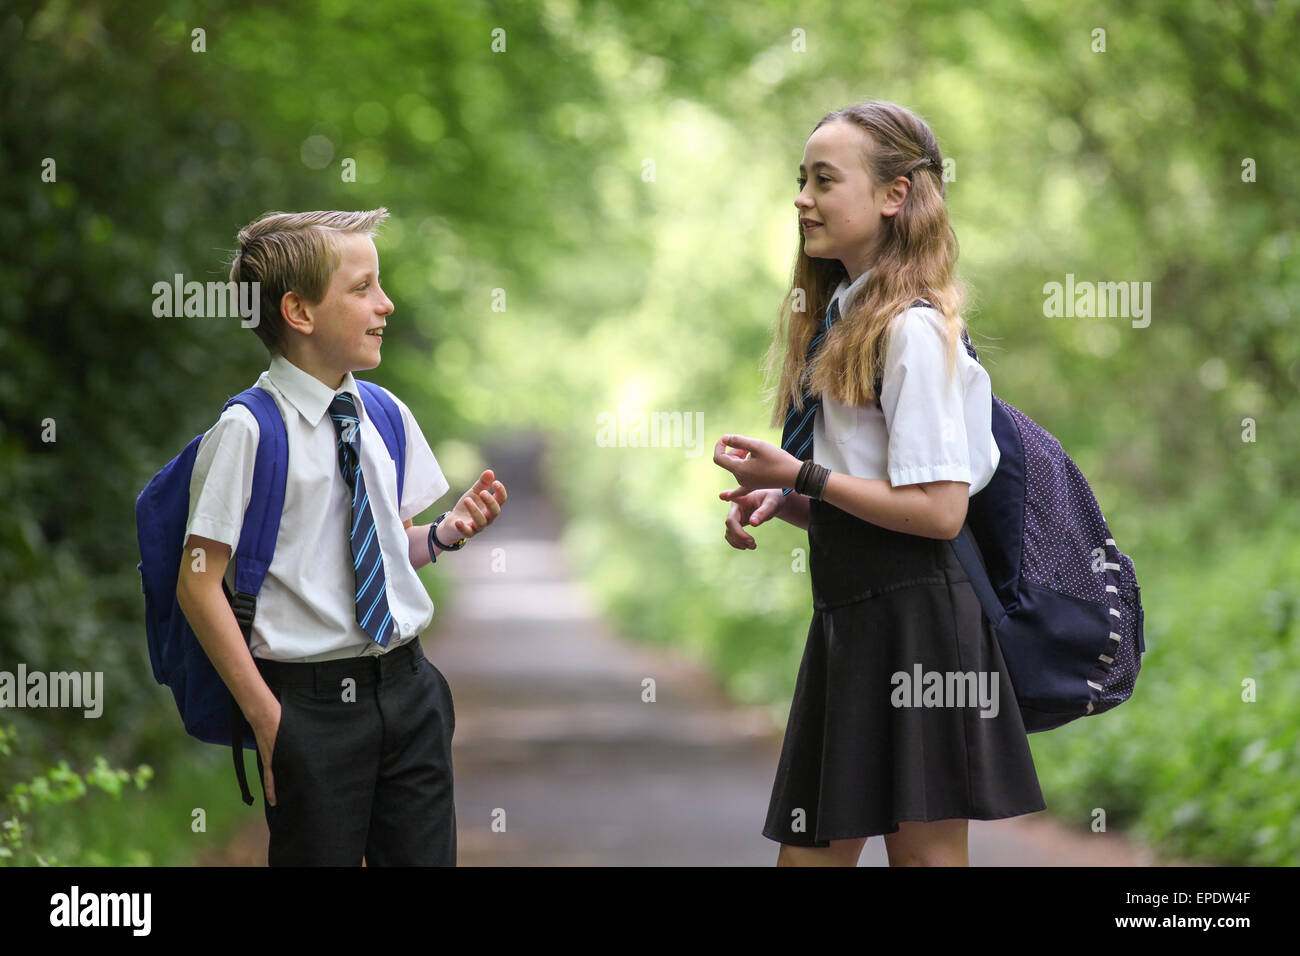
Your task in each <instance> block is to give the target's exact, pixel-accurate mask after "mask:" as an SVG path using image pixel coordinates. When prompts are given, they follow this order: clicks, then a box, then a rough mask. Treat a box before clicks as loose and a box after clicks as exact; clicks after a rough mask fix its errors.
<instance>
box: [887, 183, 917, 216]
mask: <svg viewBox="0 0 1300 956" xmlns="http://www.w3.org/2000/svg"><path fill="white" fill-rule="evenodd" d="M911 188H912V181H911V180H910V179H908V178H907V177H906V176H898V177H896V178H895V179H894V181H893V182H892V183H890V184H889V188H888V190H887V191H886V192H885V201H884V203H883V204H882V205H881V207H880V213H881V215H883V216H890V217H893V216H896V215H898V210H900V209H902V208H903V202H904V201H905V200H906V199H907V192H908V190H910V189H911Z"/></svg>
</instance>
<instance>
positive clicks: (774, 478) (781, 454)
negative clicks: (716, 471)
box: [713, 435, 803, 498]
mask: <svg viewBox="0 0 1300 956" xmlns="http://www.w3.org/2000/svg"><path fill="white" fill-rule="evenodd" d="M728 448H739V449H741V450H742V451H744V452H746V454H744V455H735V454H732V453H731V452H729V451H727V449H728ZM713 463H714V464H715V465H717V466H718V467H719V468H725V469H727V471H729V472H731V473H732V474H733V475H734V476H735V478H736V481H738V482H740V487H739V488H737V489H735V490H734V491H731V492H724V496H725V497H726V498H733V497H738V496H740V495H745V494H748V493H749V492H751V491H757V490H758V489H760V488H793V487H794V480H795V479H796V478H797V477H799V469H800V468H801V467H802V465H803V463H802V462H801V461H799V459H798V458H796V457H794V455H792V454H790V453H789V452H788V451H783V450H781V449H780V448H778V447H777V446H776V445H773V444H772V443H771V442H766V441H763V440H762V439H760V438H746V437H745V436H744V435H723V436H722V438H721V439H720V440H719V441H718V444H717V445H715V446H714V448H713Z"/></svg>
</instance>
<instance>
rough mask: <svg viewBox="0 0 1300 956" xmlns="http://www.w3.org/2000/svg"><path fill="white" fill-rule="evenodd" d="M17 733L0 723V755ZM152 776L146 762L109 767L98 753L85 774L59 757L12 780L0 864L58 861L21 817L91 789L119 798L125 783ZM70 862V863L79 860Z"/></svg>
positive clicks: (6, 751)
mask: <svg viewBox="0 0 1300 956" xmlns="http://www.w3.org/2000/svg"><path fill="white" fill-rule="evenodd" d="M17 736H18V731H17V729H16V728H14V727H0V756H3V757H9V756H11V755H12V753H13V748H12V744H13V742H14V741H15V740H16V739H17ZM152 778H153V768H152V767H150V766H149V765H148V764H141V765H140V766H139V767H137V768H136V769H135V771H134V772H132V771H127V770H113V769H110V768H109V765H108V761H107V760H105V759H104V758H103V757H102V756H100V757H96V758H95V765H94V767H93V768H92V769H91V770H90V771H89V772H87V773H86V774H85V776H82V775H81V774H79V773H77V772H76V771H75V770H73V769H71V768H70V767H69V766H68V762H67V761H66V760H60V761H59V762H58V765H57V766H54V767H52V768H50V769H49V770H47V771H45V773H44V774H40V775H38V776H36V777H34V778H33V779H31V780H27V781H22V782H19V783H15V784H14V785H13V786H12V787H11V788H10V790H9V793H8V795H7V798H6V799H7V802H8V803H9V804H10V806H11V807H13V809H14V812H13V815H12V816H9V817H8V818H7V819H5V820H3V821H0V826H3V833H0V866H22V865H32V864H34V865H37V866H58V865H60V861H59V859H58V858H57V857H55V856H54V855H53V854H52V853H50V852H48V851H46V850H45V849H44V843H43V841H41V840H40V839H39V838H38V837H35V836H34V835H33V833H32V826H31V823H30V821H29V820H25V819H24V818H27V817H31V816H34V815H36V814H39V813H40V812H42V811H44V810H46V809H48V808H51V807H63V806H65V805H67V804H72V803H76V802H78V801H80V800H81V799H82V798H83V797H85V796H86V795H87V794H89V793H90V792H91V791H92V790H94V789H98V790H102V791H103V792H104V793H107V794H109V795H110V796H112V797H113V799H114V800H121V798H122V788H123V787H124V786H125V785H126V784H134V785H135V787H136V789H137V790H143V789H144V788H145V786H146V785H147V784H148V782H149V781H150V780H151V779H152ZM70 862H72V863H73V864H74V865H77V864H81V863H83V861H70Z"/></svg>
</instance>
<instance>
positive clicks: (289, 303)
mask: <svg viewBox="0 0 1300 956" xmlns="http://www.w3.org/2000/svg"><path fill="white" fill-rule="evenodd" d="M280 317H281V318H283V319H284V324H285V327H286V328H290V329H293V330H294V331H295V332H298V333H300V334H302V335H310V334H311V332H312V327H313V325H314V323H313V321H312V317H311V316H310V315H309V314H308V313H307V308H306V303H305V302H304V301H303V299H302V296H300V295H298V293H297V292H292V291H290V292H286V293H285V294H284V295H283V296H282V297H281V298H280Z"/></svg>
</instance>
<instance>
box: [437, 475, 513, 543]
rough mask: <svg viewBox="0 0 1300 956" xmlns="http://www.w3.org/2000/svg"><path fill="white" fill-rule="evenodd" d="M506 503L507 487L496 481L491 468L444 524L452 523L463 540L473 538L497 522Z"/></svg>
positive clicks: (458, 504)
mask: <svg viewBox="0 0 1300 956" xmlns="http://www.w3.org/2000/svg"><path fill="white" fill-rule="evenodd" d="M505 503H506V486H505V485H503V484H502V483H501V482H499V481H497V480H496V476H495V475H493V473H492V469H491V468H489V469H487V470H486V471H485V472H483V474H481V475H479V476H478V481H476V482H474V487H472V488H471V489H470V490H469V491H467V492H465V494H463V495H461V496H460V500H459V501H457V502H456V506H455V507H454V508H452V509H451V511H449V512H448V513H447V517H446V519H445V520H444V521H443V524H448V523H450V524H451V526H452V527H453V528H455V529H456V533H457V534H458V535H460V537H462V538H472V537H474V535H476V534H478V533H479V532H480V531H482V530H483V529H484V528H486V527H487V526H488V525H490V524H491V523H492V522H493V521H495V520H496V517H497V515H499V514H501V506H502V505H503V504H505ZM444 536H445V533H444V534H443V535H440V536H439V539H440V541H439V543H441V538H442V537H444Z"/></svg>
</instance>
